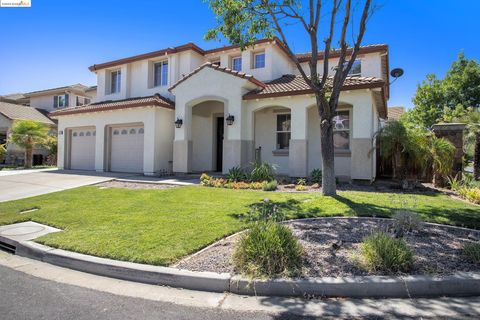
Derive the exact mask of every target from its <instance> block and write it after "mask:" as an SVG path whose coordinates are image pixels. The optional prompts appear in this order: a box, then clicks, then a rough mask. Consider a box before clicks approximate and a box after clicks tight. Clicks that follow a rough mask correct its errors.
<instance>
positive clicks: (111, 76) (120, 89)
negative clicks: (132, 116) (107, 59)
mask: <svg viewBox="0 0 480 320" xmlns="http://www.w3.org/2000/svg"><path fill="white" fill-rule="evenodd" d="M114 73H118V74H119V75H120V83H119V84H118V90H117V91H112V85H113V74H114ZM109 78H110V79H109V80H110V81H109V87H110V88H109V94H118V93H120V92H121V91H122V69H115V70H111V71H110V72H109Z"/></svg>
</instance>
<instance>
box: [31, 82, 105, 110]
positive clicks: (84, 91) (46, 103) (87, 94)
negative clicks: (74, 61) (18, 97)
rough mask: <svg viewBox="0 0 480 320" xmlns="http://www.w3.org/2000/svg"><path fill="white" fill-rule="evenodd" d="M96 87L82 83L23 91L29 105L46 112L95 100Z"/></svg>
mask: <svg viewBox="0 0 480 320" xmlns="http://www.w3.org/2000/svg"><path fill="white" fill-rule="evenodd" d="M96 92H97V88H96V86H93V87H89V86H85V85H83V84H74V85H71V86H65V87H59V88H53V89H46V90H40V91H33V92H29V93H25V94H24V95H25V97H26V98H27V99H28V101H29V104H28V105H29V106H31V107H34V108H37V109H43V110H46V111H48V112H52V111H55V110H59V109H63V108H68V107H75V106H82V105H85V104H89V103H91V102H93V101H94V100H95V97H96Z"/></svg>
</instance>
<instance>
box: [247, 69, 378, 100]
mask: <svg viewBox="0 0 480 320" xmlns="http://www.w3.org/2000/svg"><path fill="white" fill-rule="evenodd" d="M332 79H333V78H332V77H329V78H328V80H327V86H328V85H330V84H331V81H332ZM384 85H385V82H384V81H383V80H382V79H379V78H375V77H347V79H346V80H345V83H344V85H343V90H355V89H366V88H381V87H383V86H384ZM312 92H313V90H312V89H311V88H310V86H309V85H308V84H307V83H306V82H305V79H303V77H302V76H300V75H293V74H287V75H283V76H282V77H280V78H278V79H275V80H273V81H270V82H267V83H265V88H263V89H261V90H254V91H251V92H249V93H247V94H246V95H244V96H243V98H244V99H261V98H269V97H280V96H289V95H298V94H308V93H312Z"/></svg>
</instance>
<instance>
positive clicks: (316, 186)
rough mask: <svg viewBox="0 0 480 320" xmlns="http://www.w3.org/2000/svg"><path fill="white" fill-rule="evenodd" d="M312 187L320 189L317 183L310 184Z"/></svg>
mask: <svg viewBox="0 0 480 320" xmlns="http://www.w3.org/2000/svg"><path fill="white" fill-rule="evenodd" d="M312 188H313V189H320V185H319V184H318V183H314V184H312Z"/></svg>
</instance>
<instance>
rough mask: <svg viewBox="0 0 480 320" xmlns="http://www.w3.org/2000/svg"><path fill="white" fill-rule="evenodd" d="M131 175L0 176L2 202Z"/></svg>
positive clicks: (42, 173)
mask: <svg viewBox="0 0 480 320" xmlns="http://www.w3.org/2000/svg"><path fill="white" fill-rule="evenodd" d="M137 176H139V175H135V174H131V173H111V172H106V173H96V172H91V171H73V170H43V171H40V172H38V170H35V172H22V173H19V174H5V175H1V176H0V202H4V201H10V200H18V199H23V198H28V197H33V196H38V195H42V194H47V193H51V192H57V191H63V190H67V189H72V188H78V187H82V186H86V185H91V184H96V183H100V182H105V181H109V180H113V179H117V178H128V177H130V178H134V177H137Z"/></svg>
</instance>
